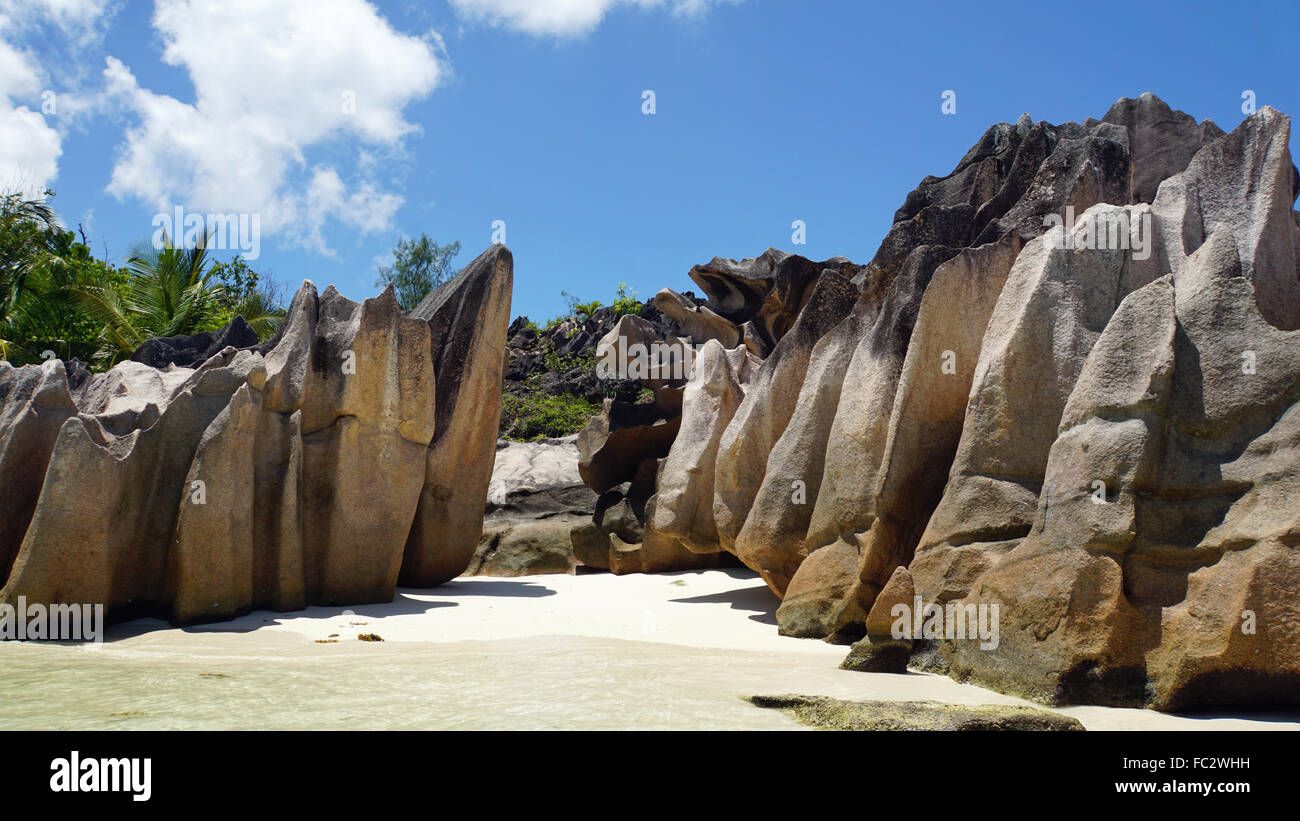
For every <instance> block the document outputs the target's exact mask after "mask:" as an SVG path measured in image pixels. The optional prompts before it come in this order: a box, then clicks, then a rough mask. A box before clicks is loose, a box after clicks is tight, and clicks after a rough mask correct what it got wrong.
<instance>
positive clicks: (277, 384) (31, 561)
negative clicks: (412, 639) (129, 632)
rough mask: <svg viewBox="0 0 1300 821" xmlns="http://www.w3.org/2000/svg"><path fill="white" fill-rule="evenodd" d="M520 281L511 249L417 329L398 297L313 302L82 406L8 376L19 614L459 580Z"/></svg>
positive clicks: (341, 599) (203, 616)
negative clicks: (247, 339)
mask: <svg viewBox="0 0 1300 821" xmlns="http://www.w3.org/2000/svg"><path fill="white" fill-rule="evenodd" d="M511 281H512V265H511V257H510V252H509V251H508V250H506V249H505V248H504V247H501V246H494V247H493V248H491V249H489V250H488V251H486V252H485V253H484V254H482V255H481V256H480V257H479V258H478V259H476V260H475V261H474V262H472V263H471V264H470V265H469V266H467V267H466V269H465V270H464V271H462V272H461V274H460V275H458V276H457V277H456V278H454V279H453V280H451V281H450V282H448V283H447V284H446V285H444V286H443V287H442V288H440V289H439V290H437V291H435V292H434V293H432V294H431V295H430V297H429V298H428V299H426V300H425V303H424V304H423V305H422V306H421V307H420V308H419V309H417V310H415V311H413V312H411V313H409V314H408V313H406V312H403V311H402V310H401V309H400V308H399V307H398V306H397V303H396V300H395V299H394V298H393V295H392V292H391V290H390V291H385V293H383V294H381V295H380V296H378V297H376V298H373V299H368V300H365V301H364V302H361V303H356V302H352V301H350V300H348V299H346V298H344V297H342V296H341V295H339V294H338V292H337V291H335V290H334V288H333V287H330V288H327V289H326V290H325V291H324V292H323V293H319V294H318V293H317V291H316V287H315V286H314V285H313V284H312V283H310V282H307V283H304V284H303V286H302V288H301V289H300V290H299V291H298V293H297V295H296V296H295V297H294V300H293V302H292V304H291V305H290V307H289V310H288V313H287V315H286V317H285V321H284V324H283V326H282V328H281V330H280V332H279V333H278V334H277V336H276V337H275V338H274V339H272V340H268V342H267V343H264V344H262V345H258V346H256V347H244V348H236V347H233V346H226V347H224V348H222V349H221V350H220V351H219V352H217V353H216V354H215V355H213V356H211V357H209V358H208V359H206V360H205V361H203V362H202V363H201V364H200V365H199V366H198V367H197V368H185V367H178V366H176V365H175V364H174V363H168V364H167V366H166V367H164V368H161V369H158V368H152V367H150V366H148V365H146V364H143V363H139V362H133V361H132V362H124V363H122V364H121V365H118V366H117V367H116V368H114V369H113V370H111V371H109V372H108V373H106V374H101V375H96V376H94V377H90V378H89V380H82V381H79V382H78V384H76V385H75V386H74V385H73V383H72V382H70V381H69V379H68V376H67V373H66V372H65V369H64V367H63V364H62V363H59V362H52V363H46V364H45V365H41V366H28V367H26V368H21V369H17V370H15V369H12V368H8V367H7V366H5V367H3V368H0V391H3V393H0V399H3V402H2V403H0V484H3V487H4V490H5V491H6V504H9V500H10V499H14V500H17V503H16V504H15V505H14V509H15V512H16V513H17V515H15V516H14V517H13V518H8V517H6V525H7V526H6V528H5V529H4V530H3V531H0V536H2V537H3V540H2V541H0V550H3V551H4V552H3V553H0V558H5V559H6V563H5V565H4V569H5V570H6V571H7V573H6V576H5V582H4V586H3V588H0V602H3V603H7V604H14V603H16V602H17V600H18V599H19V598H20V597H24V598H26V599H27V600H28V601H32V602H41V603H46V604H51V603H103V604H105V605H106V608H107V612H108V616H109V618H110V619H112V620H120V619H124V618H129V617H132V616H136V615H143V614H149V615H158V616H162V617H164V618H167V619H170V620H171V621H173V622H174V623H191V622H197V621H211V620H218V619H225V618H231V617H233V616H236V615H239V614H241V613H244V612H247V611H249V610H251V609H255V608H260V607H265V608H272V609H277V610H289V609H297V608H301V607H304V606H307V605H311V604H347V603H363V602H376V601H389V600H391V598H392V596H393V594H394V592H395V589H396V585H397V581H398V574H399V571H400V570H402V568H403V567H404V562H405V565H409V566H410V567H411V568H414V570H413V571H412V583H418V582H421V581H423V582H425V583H428V584H434V583H437V582H438V581H441V580H444V576H445V577H446V578H450V577H451V576H455V575H458V574H459V573H460V572H461V571H462V570H464V569H465V566H466V565H467V564H468V563H469V560H470V556H471V555H472V552H473V546H474V545H475V544H476V543H477V541H478V532H479V529H480V528H481V526H482V517H483V499H484V497H485V496H486V491H487V478H488V476H489V474H490V472H491V468H492V455H493V450H494V445H495V441H496V436H495V433H496V413H497V408H498V404H499V401H500V390H501V368H502V363H503V360H504V331H505V327H506V323H507V318H508V317H507V313H506V312H507V311H508V308H509V301H510V289H511ZM173 347H175V346H173ZM182 347H183V346H182ZM480 429H482V430H480ZM440 434H441V435H440ZM10 494H12V495H10ZM19 539H20V540H21V541H18V540H19ZM467 541H468V542H469V549H468V550H466V549H465V547H464V545H465V543H466V542H467ZM11 553H12V555H10V554H11Z"/></svg>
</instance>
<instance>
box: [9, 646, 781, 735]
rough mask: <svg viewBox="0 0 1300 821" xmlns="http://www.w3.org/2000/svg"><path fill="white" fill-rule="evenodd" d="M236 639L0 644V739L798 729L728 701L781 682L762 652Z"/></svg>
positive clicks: (775, 662)
mask: <svg viewBox="0 0 1300 821" xmlns="http://www.w3.org/2000/svg"><path fill="white" fill-rule="evenodd" d="M239 638H240V637H239V636H233V637H232V636H227V637H225V639H226V640H225V641H223V642H222V643H223V644H224V645H225V647H224V650H204V651H203V652H201V653H195V652H157V651H155V650H152V649H150V650H137V649H126V648H124V647H121V646H115V643H113V642H110V643H107V644H105V645H103V646H102V647H101V648H99V649H84V648H82V647H77V646H70V645H52V644H36V643H17V642H7V643H4V644H3V645H0V670H3V674H2V675H0V729H53V730H100V729H141V730H184V729H233V730H245V729H290V730H292V729H329V730H332V729H375V730H387V729H412V730H415V729H458V730H460V729H466V730H467V729H556V728H563V729H607V730H618V729H776V730H790V729H802V725H799V724H798V723H796V722H795V721H793V720H792V719H790V718H789V717H787V716H786V715H784V714H783V713H781V712H779V711H773V710H763V709H759V708H757V707H754V706H752V705H750V704H748V703H747V702H744V701H742V700H741V699H740V696H741V695H747V694H752V693H755V692H773V691H774V688H775V689H776V690H777V691H780V690H781V688H780V684H781V679H782V678H783V677H785V676H787V675H789V674H790V673H791V670H790V662H789V660H788V659H781V658H779V657H776V656H770V655H766V654H763V653H747V652H736V651H717V650H705V649H697V648H689V647H679V646H675V645H668V644H652V643H642V642H630V641H619V640H613V639H588V638H576V637H568V636H555V637H541V638H529V639H512V640H504V641H485V642H477V641H476V642H456V643H449V644H426V643H415V642H411V643H397V642H386V643H384V644H365V645H362V644H361V643H358V642H349V643H346V644H340V645H329V646H328V647H327V648H321V651H320V652H309V651H308V650H310V648H309V649H308V650H304V648H302V647H301V646H298V647H294V646H288V645H286V647H284V648H282V649H280V648H277V649H273V650H268V651H263V650H259V651H258V652H256V653H250V654H243V653H240V652H238V651H237V650H236V651H235V652H230V648H231V647H232V646H234V647H238V641H237V640H238V639H239ZM231 639H234V640H235V641H231ZM128 643H129V642H128ZM250 643H251V642H250Z"/></svg>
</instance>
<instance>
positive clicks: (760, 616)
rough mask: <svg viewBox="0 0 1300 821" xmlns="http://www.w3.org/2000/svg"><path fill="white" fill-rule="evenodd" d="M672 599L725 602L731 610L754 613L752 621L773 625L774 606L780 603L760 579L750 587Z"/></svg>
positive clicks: (699, 602)
mask: <svg viewBox="0 0 1300 821" xmlns="http://www.w3.org/2000/svg"><path fill="white" fill-rule="evenodd" d="M736 578H746V576H737V577H736ZM672 601H673V602H674V603H679V604H726V605H729V606H730V607H731V609H732V610H744V611H748V612H750V613H753V614H754V615H752V616H750V617H749V618H750V620H752V621H756V622H758V623H759V624H769V625H773V626H775V625H776V608H777V607H779V606H780V605H781V600H780V599H778V598H777V597H776V595H775V594H774V593H773V592H772V591H771V590H770V589H769V588H768V586H767V585H766V584H764V583H763V582H761V581H760V582H759V583H758V584H756V585H753V586H752V587H745V588H741V589H740V590H727V591H725V592H722V593H709V594H707V595H704V596H688V597H686V598H684V599H673V600H672Z"/></svg>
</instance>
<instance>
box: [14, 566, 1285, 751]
mask: <svg viewBox="0 0 1300 821" xmlns="http://www.w3.org/2000/svg"><path fill="white" fill-rule="evenodd" d="M776 606H777V600H776V598H775V596H773V595H772V594H771V593H770V592H769V591H768V589H767V587H766V586H765V585H764V584H763V582H762V581H761V580H759V579H758V577H757V576H756V575H755V574H753V573H751V572H749V571H746V570H709V571H699V572H681V573H668V574H657V575H640V574H637V575H627V576H614V575H611V574H607V573H591V574H582V575H578V576H530V577H521V578H485V577H464V578H461V579H457V580H456V581H454V582H452V583H450V584H447V585H444V586H443V587H440V588H436V589H432V590H418V591H416V590H402V591H399V595H398V597H397V599H396V600H395V601H393V602H391V603H388V604H377V605H362V606H355V607H351V608H324V607H314V608H310V609H308V610H306V611H302V612H296V613H289V614H278V613H270V612H264V611H260V612H256V613H252V614H249V615H247V616H244V617H242V618H240V619H237V620H234V621H230V622H224V623H220V624H207V625H199V626H194V627H189V628H183V629H178V628H172V627H169V626H167V625H165V624H163V623H161V622H158V621H154V620H140V621H135V622H129V623H126V624H122V625H118V626H116V627H114V628H111V629H110V630H109V632H108V636H107V638H106V641H105V643H104V644H103V645H101V646H99V647H93V648H85V647H76V646H68V645H48V644H45V645H42V644H34V643H15V642H10V643H6V644H4V645H0V665H3V666H4V669H5V670H6V688H5V689H6V697H5V699H4V700H3V703H2V704H0V727H3V728H51V729H92V728H140V729H183V728H188V729H243V728H276V729H300V728H317V729H324V728H347V729H394V728H409V729H441V728H448V729H453V728H454V729H471V728H472V729H536V728H561V729H640V728H645V729H789V730H796V729H806V728H804V727H803V726H802V725H800V724H798V723H797V722H795V721H794V720H793V719H792V718H790V717H788V716H787V715H785V714H783V713H781V712H779V711H772V710H763V709H759V708H757V707H754V706H752V705H750V704H748V703H747V702H745V701H743V700H742V699H741V697H742V696H745V695H752V694H756V693H764V694H775V693H803V694H815V695H827V696H833V697H837V698H846V699H863V700H866V699H887V700H918V699H926V700H936V701H943V702H948V703H959V704H1027V703H1028V702H1025V701H1022V700H1020V699H1017V698H1013V697H1010V696H1005V695H1001V694H999V693H995V692H992V691H989V690H985V689H982V688H979V687H975V686H971V685H967V684H960V683H957V682H955V681H952V680H950V679H948V678H946V677H943V676H936V675H929V674H923V673H909V674H908V675H905V676H898V675H888V674H873V673H856V672H848V671H843V670H839V669H838V665H839V663H840V661H841V659H842V658H843V657H844V655H845V653H846V652H847V648H845V647H840V646H834V645H829V644H826V643H824V642H820V641H810V640H803V639H794V638H788V637H783V636H780V635H778V634H777V629H776V624H775V618H774V616H773V613H774V612H775V609H776ZM360 634H376V635H378V636H380V637H381V638H382V639H383V641H382V642H368V641H359V640H358V639H357V636H358V635H360ZM24 685H30V686H24ZM1060 712H1062V713H1065V714H1068V715H1072V716H1075V717H1076V718H1078V719H1079V720H1080V721H1081V722H1082V723H1083V724H1084V725H1085V726H1086V727H1087V728H1088V729H1090V730H1128V729H1171V730H1176V729H1212V730H1236V729H1261V730H1275V729H1300V724H1298V723H1296V721H1295V719H1296V716H1274V715H1252V716H1250V717H1231V716H1194V717H1191V716H1174V715H1165V714H1161V713H1157V712H1154V711H1149V710H1139V709H1114V708H1106V707H1071V708H1066V709H1062V710H1060Z"/></svg>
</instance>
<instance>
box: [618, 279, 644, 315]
mask: <svg viewBox="0 0 1300 821" xmlns="http://www.w3.org/2000/svg"><path fill="white" fill-rule="evenodd" d="M624 314H635V315H636V316H640V315H641V301H640V300H639V299H637V298H636V291H635V290H629V289H628V287H627V283H626V282H620V283H619V284H618V296H616V297H615V298H614V316H623V315H624Z"/></svg>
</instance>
